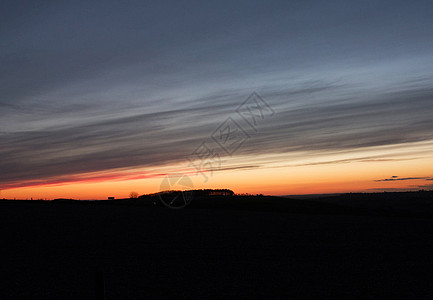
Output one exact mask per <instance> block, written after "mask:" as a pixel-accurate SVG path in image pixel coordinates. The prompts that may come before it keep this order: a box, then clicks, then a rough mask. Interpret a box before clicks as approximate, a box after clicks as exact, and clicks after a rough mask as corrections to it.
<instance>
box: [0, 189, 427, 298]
mask: <svg viewBox="0 0 433 300" xmlns="http://www.w3.org/2000/svg"><path fill="white" fill-rule="evenodd" d="M157 200H158V199H157V197H156V196H142V197H141V198H138V199H122V200H107V201H95V202H80V201H74V200H68V199H61V200H59V201H11V200H6V201H0V214H1V218H0V233H1V242H2V247H1V250H0V254H1V258H2V264H1V270H2V272H1V278H0V279H1V280H0V299H94V276H95V274H101V273H102V274H103V276H104V279H105V286H106V287H105V291H106V298H107V299H109V300H111V299H167V298H168V299H198V298H200V299H215V298H217V299H227V298H236V299H312V298H313V299H336V298H351V299H352V298H360V299H361V298H362V299H372V298H394V299H426V298H432V297H433V280H432V278H433V259H432V255H433V193H432V192H412V193H382V194H345V195H338V196H332V197H324V198H317V199H308V200H305V199H304V200H302V199H287V198H279V197H269V196H243V197H240V196H209V197H197V198H195V199H194V200H193V202H192V203H191V205H190V206H189V207H187V208H185V209H182V210H170V209H168V208H166V207H164V206H161V205H158V201H157Z"/></svg>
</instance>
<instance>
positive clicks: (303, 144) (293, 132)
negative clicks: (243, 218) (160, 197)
mask: <svg viewBox="0 0 433 300" xmlns="http://www.w3.org/2000/svg"><path fill="white" fill-rule="evenodd" d="M0 7H1V9H0V190H1V194H0V197H2V198H3V197H6V198H13V197H16V198H20V199H24V198H35V199H36V198H43V199H45V198H47V199H53V198H58V197H70V198H76V199H78V198H80V199H105V198H106V197H107V196H115V197H127V196H128V195H129V192H131V191H137V192H138V193H139V194H145V193H153V192H157V191H158V190H159V189H160V188H161V182H162V180H163V178H164V177H165V176H188V177H190V178H191V179H192V182H193V184H194V188H230V189H233V190H234V191H235V192H237V193H253V194H255V193H264V194H269V195H290V194H313V193H338V192H359V191H363V192H368V191H393V190H418V189H430V188H433V181H432V176H433V173H432V172H431V170H432V167H433V152H432V150H433V118H432V113H433V38H432V37H433V2H432V1H383V0H380V1H351V0H345V1H338V0H337V1H320V0H311V1H308V0H307V1H251V0H250V1H232V0H231V1H225V0H223V1H215V2H209V1H182V2H181V1H91V2H90V1H2V3H1V4H0ZM255 109H256V110H255ZM254 110H255V111H254ZM227 130H228V131H227ZM228 132H231V133H234V134H231V135H229V136H228V135H227V133H228ZM227 141H231V142H230V145H231V146H230V147H231V148H230V149H228V148H227V147H228V146H227V145H228V144H224V143H225V142H227ZM203 149H206V150H207V152H206V155H204V154H203V153H204V152H201V151H203ZM176 174H178V175H176Z"/></svg>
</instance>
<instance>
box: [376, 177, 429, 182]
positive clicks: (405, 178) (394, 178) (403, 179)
mask: <svg viewBox="0 0 433 300" xmlns="http://www.w3.org/2000/svg"><path fill="white" fill-rule="evenodd" d="M408 180H433V178H431V177H401V178H400V177H398V176H392V177H391V178H385V179H379V180H375V182H386V181H408Z"/></svg>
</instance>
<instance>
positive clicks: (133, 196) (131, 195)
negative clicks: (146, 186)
mask: <svg viewBox="0 0 433 300" xmlns="http://www.w3.org/2000/svg"><path fill="white" fill-rule="evenodd" d="M129 198H131V199H136V198H138V193H137V192H130V193H129Z"/></svg>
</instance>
